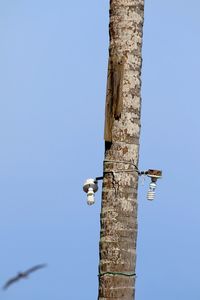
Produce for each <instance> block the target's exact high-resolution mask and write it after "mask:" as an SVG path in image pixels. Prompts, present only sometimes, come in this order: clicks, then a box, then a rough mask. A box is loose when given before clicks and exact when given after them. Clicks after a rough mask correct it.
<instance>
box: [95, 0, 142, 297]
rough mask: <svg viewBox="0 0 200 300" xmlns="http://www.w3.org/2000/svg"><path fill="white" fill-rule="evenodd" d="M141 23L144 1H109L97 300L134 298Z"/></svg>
mask: <svg viewBox="0 0 200 300" xmlns="http://www.w3.org/2000/svg"><path fill="white" fill-rule="evenodd" d="M143 19H144V0H110V48H109V65H108V81H107V96H106V117H105V143H106V147H105V148H106V149H105V161H104V179H103V192H102V209H101V218H100V219H101V233H100V264H99V274H100V276H99V297H98V299H99V300H106V299H115V300H119V299H120V300H121V299H124V300H132V299H134V295H135V277H134V276H130V277H128V276H125V274H131V273H132V274H133V273H135V264H136V239H137V187H138V173H137V171H136V168H135V167H134V164H135V165H136V166H137V165H138V154H139V136H140V110H141V97H140V89H141V80H140V74H141V65H142V58H141V56H142V55H141V50H142V29H143ZM106 272H112V273H106ZM119 273H124V275H123V274H121V275H120V274H119Z"/></svg>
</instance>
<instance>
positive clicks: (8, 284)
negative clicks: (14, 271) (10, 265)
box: [3, 275, 21, 290]
mask: <svg viewBox="0 0 200 300" xmlns="http://www.w3.org/2000/svg"><path fill="white" fill-rule="evenodd" d="M19 279H21V276H20V275H17V276H15V277H12V278H10V279H9V280H8V281H7V282H6V283H5V284H4V286H3V289H4V290H6V289H7V288H8V287H9V286H10V285H11V284H13V283H15V282H17V281H18V280H19Z"/></svg>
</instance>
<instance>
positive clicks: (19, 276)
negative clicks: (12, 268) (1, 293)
mask: <svg viewBox="0 0 200 300" xmlns="http://www.w3.org/2000/svg"><path fill="white" fill-rule="evenodd" d="M46 266H47V265H46V264H41V265H36V266H34V267H32V268H30V269H28V270H26V271H24V272H19V273H18V274H17V275H16V276H15V277H12V278H10V279H9V280H8V281H7V282H6V283H5V285H4V286H3V289H4V290H6V289H7V288H8V287H9V286H10V285H12V284H13V283H15V282H17V281H19V280H20V279H25V278H28V275H29V274H30V273H32V272H35V271H37V270H39V269H42V268H45V267H46Z"/></svg>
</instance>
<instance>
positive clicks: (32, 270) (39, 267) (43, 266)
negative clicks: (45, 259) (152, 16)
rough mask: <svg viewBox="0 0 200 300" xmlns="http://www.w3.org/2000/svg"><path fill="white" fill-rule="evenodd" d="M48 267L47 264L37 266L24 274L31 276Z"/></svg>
mask: <svg viewBox="0 0 200 300" xmlns="http://www.w3.org/2000/svg"><path fill="white" fill-rule="evenodd" d="M46 266H47V264H41V265H36V266H34V267H32V268H30V269H28V270H26V271H25V272H24V273H25V274H26V275H29V274H30V273H32V272H35V271H37V270H39V269H42V268H45V267H46Z"/></svg>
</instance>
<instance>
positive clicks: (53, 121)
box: [0, 0, 200, 300]
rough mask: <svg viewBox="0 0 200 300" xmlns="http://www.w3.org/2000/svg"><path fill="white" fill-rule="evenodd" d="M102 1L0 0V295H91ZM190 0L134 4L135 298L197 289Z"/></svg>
mask: <svg viewBox="0 0 200 300" xmlns="http://www.w3.org/2000/svg"><path fill="white" fill-rule="evenodd" d="M108 10H109V1H108V0H107V1H94V0H86V1H82V0H77V1H66V0H56V1H55V0H48V1H47V0H29V1H25V0H24V1H23V0H18V1H14V0H1V1H0V82H1V87H0V145H1V146H0V241H1V249H0V285H3V284H4V282H5V281H6V280H7V278H9V277H10V276H13V275H15V274H16V272H17V271H20V270H21V271H22V270H25V269H26V268H29V267H30V266H32V265H34V264H38V263H43V262H45V263H48V268H46V269H43V270H41V271H40V272H39V271H38V273H35V274H32V276H31V277H30V278H29V280H27V281H21V282H19V283H18V284H16V285H15V286H14V285H13V286H12V287H11V288H10V289H9V290H7V291H6V292H3V291H0V294H1V295H0V299H5V300H24V299H28V300H35V299H37V300H44V299H48V300H55V299H56V300H66V299H72V300H90V299H97V286H98V278H97V274H98V242H99V213H100V200H101V189H100V191H99V192H98V193H97V194H96V204H95V205H94V206H92V207H88V206H87V204H86V197H85V196H86V195H85V194H84V193H83V191H82V185H83V182H84V181H85V179H86V178H88V177H96V176H101V175H102V160H103V155H104V141H103V126H104V105H105V87H106V73H107V58H108ZM199 11H200V2H199V1H198V0H190V1H184V0H176V1H174V0H162V1H160V0H152V1H146V6H145V24H144V44H143V71H142V132H141V146H140V169H141V170H146V169H149V168H158V169H162V170H163V179H162V180H160V181H159V182H158V189H157V195H156V199H155V201H154V202H148V201H147V200H146V193H147V189H148V183H149V181H148V179H147V180H146V181H145V184H144V185H142V182H141V181H140V185H139V197H138V200H139V215H138V223H139V234H138V247H137V285H136V299H137V300H146V299H148V300H178V299H181V300H186V299H187V300H188V299H192V300H199V299H200V285H199V278H200V268H199V263H200V259H199V253H200V241H199V233H198V232H199V228H200V218H199V214H200V198H199V170H200V158H199V152H200V140H199V124H200V121H199V110H200V104H199V95H200V93H199V85H200V84H199V69H200V58H199V57H200V39H199V36H200V18H199Z"/></svg>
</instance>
